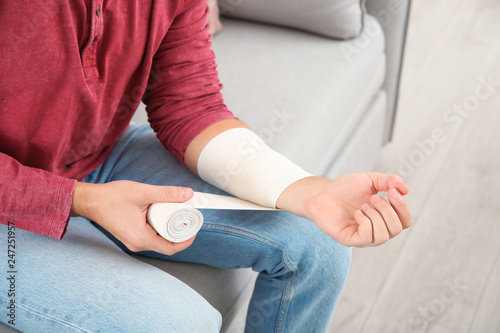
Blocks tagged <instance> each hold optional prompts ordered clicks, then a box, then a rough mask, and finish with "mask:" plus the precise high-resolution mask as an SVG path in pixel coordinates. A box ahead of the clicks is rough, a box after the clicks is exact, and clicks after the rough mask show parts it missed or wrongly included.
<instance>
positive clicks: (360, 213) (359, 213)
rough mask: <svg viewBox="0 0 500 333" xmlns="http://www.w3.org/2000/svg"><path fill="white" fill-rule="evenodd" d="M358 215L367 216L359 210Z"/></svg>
mask: <svg viewBox="0 0 500 333" xmlns="http://www.w3.org/2000/svg"><path fill="white" fill-rule="evenodd" d="M356 213H358V215H361V216H366V215H365V214H364V213H363V212H362V211H361V210H359V209H358V210H357V211H356Z"/></svg>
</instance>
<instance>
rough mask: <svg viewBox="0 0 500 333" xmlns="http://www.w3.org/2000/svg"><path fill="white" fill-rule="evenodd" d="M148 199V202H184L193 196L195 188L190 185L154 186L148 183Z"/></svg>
mask: <svg viewBox="0 0 500 333" xmlns="http://www.w3.org/2000/svg"><path fill="white" fill-rule="evenodd" d="M147 186H148V188H147V190H146V200H147V201H148V203H156V202H184V201H187V200H189V199H191V198H192V197H193V194H194V192H193V190H192V189H191V188H189V187H179V186H152V185H147Z"/></svg>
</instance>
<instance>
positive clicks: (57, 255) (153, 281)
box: [0, 218, 221, 332]
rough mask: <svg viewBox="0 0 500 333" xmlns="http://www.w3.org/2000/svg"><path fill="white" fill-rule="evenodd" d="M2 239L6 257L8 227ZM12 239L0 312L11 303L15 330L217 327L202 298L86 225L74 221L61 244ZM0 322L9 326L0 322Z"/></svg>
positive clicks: (25, 235) (23, 236)
mask: <svg viewBox="0 0 500 333" xmlns="http://www.w3.org/2000/svg"><path fill="white" fill-rule="evenodd" d="M0 232H1V233H2V237H0V238H1V243H2V248H5V249H7V237H6V236H5V235H6V234H7V227H6V226H4V225H0ZM4 236H5V237H4ZM14 237H15V244H16V248H15V251H16V252H15V259H16V263H15V267H14V273H7V272H8V271H12V269H11V268H12V267H8V266H7V264H8V261H7V258H6V259H5V260H2V261H3V263H2V266H3V270H2V273H3V274H8V275H7V277H5V276H4V277H3V278H2V279H0V280H1V282H0V287H1V289H2V290H3V292H2V293H1V294H0V304H1V305H0V306H1V307H2V308H3V309H7V307H9V306H10V304H12V303H13V302H12V300H14V304H15V310H14V311H13V312H14V315H15V325H14V326H13V327H14V328H16V329H18V330H21V331H26V332H99V331H100V332H110V331H113V332H134V331H141V332H158V331H165V329H168V330H169V331H174V332H193V331H197V332H198V331H206V332H215V331H218V328H219V327H220V321H221V318H220V315H219V314H218V312H217V311H216V310H214V309H213V308H212V307H211V306H210V305H209V304H208V303H207V302H206V301H205V300H204V299H203V298H202V297H201V296H199V295H198V294H197V293H196V292H194V291H193V290H192V289H191V288H189V287H188V286H186V285H185V284H184V283H182V282H180V281H179V280H177V279H175V278H174V277H172V276H170V275H168V274H166V273H165V272H163V271H160V270H158V269H156V268H155V267H152V266H150V265H147V264H145V263H143V262H141V261H138V260H136V259H134V258H131V257H130V256H129V255H127V254H125V253H123V251H121V250H120V249H119V248H118V247H117V246H116V245H115V244H114V243H113V242H111V241H110V240H109V239H108V238H107V237H105V236H104V235H103V234H102V233H100V232H99V231H98V230H97V229H96V228H95V227H94V226H93V225H92V224H90V222H89V221H87V220H86V219H83V218H72V219H71V220H70V223H69V225H68V231H67V234H66V235H65V237H64V238H63V240H61V241H59V240H55V239H51V238H49V237H45V236H41V235H37V234H34V233H30V232H26V231H23V230H16V231H15V236H14ZM9 278H10V280H9ZM8 290H13V293H10V294H9V293H8V292H7V291H8ZM4 311H6V310H4ZM11 313H12V311H11ZM0 320H1V321H2V322H4V323H5V322H7V321H8V320H11V318H9V317H8V316H5V314H2V317H1V319H0Z"/></svg>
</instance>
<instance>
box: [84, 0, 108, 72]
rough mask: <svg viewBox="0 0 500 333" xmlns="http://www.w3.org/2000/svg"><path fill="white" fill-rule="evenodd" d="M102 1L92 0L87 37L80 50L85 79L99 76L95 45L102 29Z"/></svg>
mask: <svg viewBox="0 0 500 333" xmlns="http://www.w3.org/2000/svg"><path fill="white" fill-rule="evenodd" d="M102 3H103V1H102V0H97V1H96V0H92V6H91V12H90V15H91V24H90V33H89V39H88V41H87V44H86V45H85V47H84V48H83V51H82V67H83V72H84V74H85V79H87V80H90V79H94V78H97V77H99V71H98V69H97V46H98V44H99V40H100V39H101V36H102V30H103V16H104V13H103V6H102Z"/></svg>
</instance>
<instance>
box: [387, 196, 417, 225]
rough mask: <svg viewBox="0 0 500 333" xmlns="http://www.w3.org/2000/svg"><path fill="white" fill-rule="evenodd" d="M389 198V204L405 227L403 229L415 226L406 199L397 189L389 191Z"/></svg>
mask: <svg viewBox="0 0 500 333" xmlns="http://www.w3.org/2000/svg"><path fill="white" fill-rule="evenodd" d="M387 196H388V198H389V202H390V203H391V205H392V207H393V208H394V210H395V211H396V214H398V217H399V220H400V221H401V224H402V225H403V229H406V228H409V227H410V226H411V225H412V224H413V218H412V216H411V212H410V208H409V207H408V204H407V203H406V201H405V199H404V198H403V197H402V196H401V194H399V192H398V191H397V190H396V189H391V190H389V192H388V193H387Z"/></svg>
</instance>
